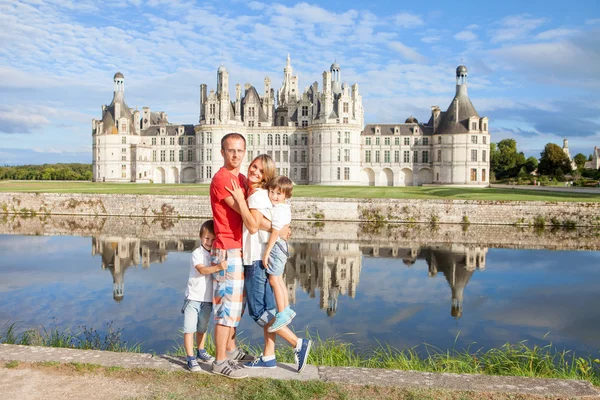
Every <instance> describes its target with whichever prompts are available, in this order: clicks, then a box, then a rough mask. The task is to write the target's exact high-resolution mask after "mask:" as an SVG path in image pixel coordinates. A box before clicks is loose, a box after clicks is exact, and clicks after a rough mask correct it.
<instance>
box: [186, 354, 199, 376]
mask: <svg viewBox="0 0 600 400" xmlns="http://www.w3.org/2000/svg"><path fill="white" fill-rule="evenodd" d="M192 357H194V356H192ZM187 367H188V369H189V370H190V371H192V372H202V368H200V365H198V361H196V359H195V358H191V359H188V360H187Z"/></svg>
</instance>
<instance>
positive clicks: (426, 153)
mask: <svg viewBox="0 0 600 400" xmlns="http://www.w3.org/2000/svg"><path fill="white" fill-rule="evenodd" d="M428 162H429V152H428V151H427V150H424V151H423V163H428Z"/></svg>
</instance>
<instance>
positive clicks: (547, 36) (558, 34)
mask: <svg viewBox="0 0 600 400" xmlns="http://www.w3.org/2000/svg"><path fill="white" fill-rule="evenodd" d="M577 33H580V31H578V30H575V29H565V28H557V29H550V30H547V31H544V32H540V33H538V34H537V35H535V39H537V40H555V39H563V38H565V37H567V36H573V35H575V34H577Z"/></svg>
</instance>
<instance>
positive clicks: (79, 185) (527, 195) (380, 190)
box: [0, 181, 600, 202]
mask: <svg viewBox="0 0 600 400" xmlns="http://www.w3.org/2000/svg"><path fill="white" fill-rule="evenodd" d="M0 192H28V193H99V194H155V195H196V196H208V195H209V186H208V185H204V184H202V185H201V184H177V185H167V184H137V183H101V182H52V181H0ZM294 197H321V198H331V197H335V198H340V197H342V198H373V199H380V198H390V199H449V200H452V199H462V200H495V201H581V202H599V201H600V194H598V193H575V192H573V193H569V192H551V191H537V190H536V191H529V190H515V189H501V188H459V187H421V186H407V187H365V186H344V187H339V186H313V185H298V186H296V187H294Z"/></svg>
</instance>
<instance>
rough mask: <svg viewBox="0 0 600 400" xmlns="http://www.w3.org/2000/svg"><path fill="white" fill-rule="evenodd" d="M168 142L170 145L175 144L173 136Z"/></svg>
mask: <svg viewBox="0 0 600 400" xmlns="http://www.w3.org/2000/svg"><path fill="white" fill-rule="evenodd" d="M169 144H170V145H171V146H175V138H174V137H172V138H169Z"/></svg>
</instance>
